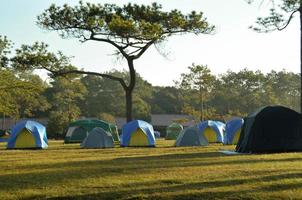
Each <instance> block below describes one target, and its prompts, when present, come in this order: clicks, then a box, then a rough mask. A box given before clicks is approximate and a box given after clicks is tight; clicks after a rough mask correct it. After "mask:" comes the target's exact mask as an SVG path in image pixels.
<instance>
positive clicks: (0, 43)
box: [0, 35, 12, 68]
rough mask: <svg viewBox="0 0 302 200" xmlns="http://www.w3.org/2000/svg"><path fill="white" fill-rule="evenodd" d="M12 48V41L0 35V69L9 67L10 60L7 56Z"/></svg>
mask: <svg viewBox="0 0 302 200" xmlns="http://www.w3.org/2000/svg"><path fill="white" fill-rule="evenodd" d="M11 46H12V43H11V41H10V40H8V39H7V37H6V36H1V35H0V68H3V67H7V65H8V61H9V59H8V57H7V54H9V53H10V48H11Z"/></svg>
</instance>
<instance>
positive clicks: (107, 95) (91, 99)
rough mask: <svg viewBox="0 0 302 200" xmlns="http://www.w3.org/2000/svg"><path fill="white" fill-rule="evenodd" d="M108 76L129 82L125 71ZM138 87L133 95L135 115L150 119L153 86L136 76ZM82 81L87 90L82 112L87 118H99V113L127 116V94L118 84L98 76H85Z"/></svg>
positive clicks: (114, 72)
mask: <svg viewBox="0 0 302 200" xmlns="http://www.w3.org/2000/svg"><path fill="white" fill-rule="evenodd" d="M106 74H109V75H112V76H116V77H120V78H123V79H124V80H129V78H130V77H129V74H128V73H127V72H125V71H123V72H119V71H115V70H113V71H110V72H107V73H106ZM136 78H137V79H136V82H137V83H136V86H135V91H134V94H133V98H134V101H133V113H134V117H135V118H139V117H142V118H143V119H149V118H150V117H149V115H150V106H149V105H148V102H149V101H150V99H151V95H152V86H151V84H150V83H148V82H147V81H145V80H143V79H142V77H141V76H140V75H139V74H136ZM81 81H82V82H83V84H84V85H85V87H86V88H87V94H86V95H85V99H84V100H83V102H82V103H81V110H82V113H83V115H84V116H86V117H98V115H99V113H108V114H110V115H113V116H120V117H122V116H125V101H124V99H125V92H124V90H123V88H122V87H121V85H120V84H119V83H118V82H115V81H111V80H108V79H105V78H101V77H96V76H89V75H88V76H84V77H83V78H82V79H81Z"/></svg>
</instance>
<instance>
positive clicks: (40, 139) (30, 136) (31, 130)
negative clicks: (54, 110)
mask: <svg viewBox="0 0 302 200" xmlns="http://www.w3.org/2000/svg"><path fill="white" fill-rule="evenodd" d="M47 147H48V141H47V135H46V128H45V126H43V125H42V124H40V123H38V122H35V121H31V120H24V121H19V122H18V123H17V124H16V125H15V126H14V127H13V128H12V131H11V135H10V138H9V140H8V142H7V148H8V149H15V148H17V149H18V148H20V149H26V148H29V149H45V148H47Z"/></svg>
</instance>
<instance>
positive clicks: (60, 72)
mask: <svg viewBox="0 0 302 200" xmlns="http://www.w3.org/2000/svg"><path fill="white" fill-rule="evenodd" d="M48 71H50V70H48ZM50 72H52V73H53V74H54V76H64V75H66V74H86V75H95V76H101V77H103V78H107V79H110V80H114V81H118V82H120V84H121V85H122V87H123V88H124V89H127V87H128V86H127V85H126V83H125V81H124V80H123V79H122V78H119V77H116V76H112V75H109V74H102V73H97V72H87V71H80V70H68V71H64V70H61V71H56V72H54V71H50Z"/></svg>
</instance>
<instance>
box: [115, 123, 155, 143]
mask: <svg viewBox="0 0 302 200" xmlns="http://www.w3.org/2000/svg"><path fill="white" fill-rule="evenodd" d="M121 146H122V147H128V146H129V147H130V146H149V147H154V146H155V136H154V130H153V126H152V125H151V124H149V123H147V122H145V121H142V120H134V121H131V122H128V123H127V124H125V125H124V126H123V128H122V136H121Z"/></svg>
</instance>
